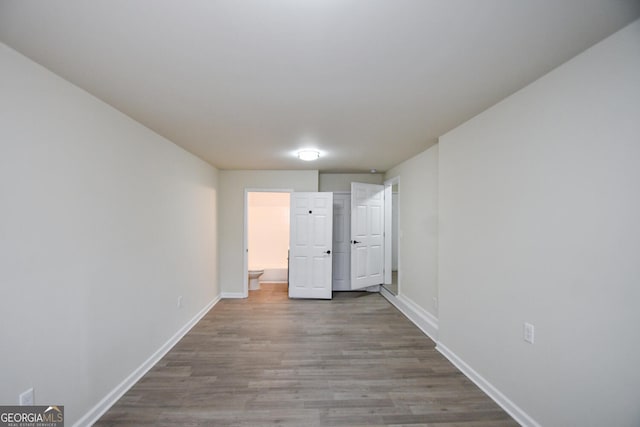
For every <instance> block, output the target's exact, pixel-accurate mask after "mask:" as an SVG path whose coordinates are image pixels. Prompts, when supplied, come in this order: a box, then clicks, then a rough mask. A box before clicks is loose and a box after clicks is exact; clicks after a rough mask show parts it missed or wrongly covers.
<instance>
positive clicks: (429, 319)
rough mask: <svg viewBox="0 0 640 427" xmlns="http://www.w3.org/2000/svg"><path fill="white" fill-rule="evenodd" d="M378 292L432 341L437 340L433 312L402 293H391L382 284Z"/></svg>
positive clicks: (435, 320) (436, 322)
mask: <svg viewBox="0 0 640 427" xmlns="http://www.w3.org/2000/svg"><path fill="white" fill-rule="evenodd" d="M380 294H381V295H382V296H383V297H385V298H386V299H387V300H388V301H389V302H390V303H391V304H393V305H394V306H395V307H396V308H397V309H398V310H400V312H401V313H402V314H404V315H405V317H406V318H407V319H409V320H411V322H413V324H414V325H416V326H417V327H418V328H419V329H420V330H421V331H422V332H424V333H425V335H427V336H428V337H429V338H431V339H432V340H433V341H434V342H436V343H437V342H438V319H437V318H436V317H435V316H434V315H433V314H431V313H429V312H428V311H426V310H425V309H423V308H422V307H420V306H419V305H417V304H416V303H415V302H413V301H411V300H410V299H409V298H407V297H405V296H403V295H398V296H396V295H394V294H392V293H391V292H389V291H388V290H387V289H385V287H384V286H382V287H381V288H380Z"/></svg>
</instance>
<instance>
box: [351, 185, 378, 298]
mask: <svg viewBox="0 0 640 427" xmlns="http://www.w3.org/2000/svg"><path fill="white" fill-rule="evenodd" d="M383 248H384V186H383V185H377V184H361V183H358V182H352V183H351V289H362V288H366V287H368V286H373V285H380V284H382V282H383V280H384V277H383V271H384V251H383Z"/></svg>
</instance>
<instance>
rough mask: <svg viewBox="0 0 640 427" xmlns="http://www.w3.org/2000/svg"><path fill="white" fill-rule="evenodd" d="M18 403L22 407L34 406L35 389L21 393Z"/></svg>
mask: <svg viewBox="0 0 640 427" xmlns="http://www.w3.org/2000/svg"><path fill="white" fill-rule="evenodd" d="M18 403H19V404H20V406H33V404H34V399H33V387H31V388H30V389H29V390H26V391H24V392H22V393H20V396H19V398H18Z"/></svg>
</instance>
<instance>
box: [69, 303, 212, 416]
mask: <svg viewBox="0 0 640 427" xmlns="http://www.w3.org/2000/svg"><path fill="white" fill-rule="evenodd" d="M218 301H220V296H217V297H215V298H214V299H213V300H212V301H211V302H209V303H208V304H207V305H206V306H205V307H204V308H203V309H202V310H200V311H199V312H198V313H197V314H196V315H195V316H194V317H193V318H192V319H191V320H189V321H188V322H187V324H185V325H184V326H183V327H182V328H180V330H179V331H178V332H176V333H175V334H174V335H173V336H172V337H171V338H169V340H168V341H167V342H166V343H164V344H163V345H162V347H160V348H159V349H158V350H156V351H155V353H153V354H152V355H151V356H150V357H149V358H148V359H147V360H145V361H144V362H143V363H142V364H141V365H140V366H139V367H138V368H136V370H135V371H133V372H132V373H131V374H129V376H128V377H127V378H125V379H124V381H122V382H121V383H120V384H118V385H117V386H116V387H115V388H114V389H113V390H111V391H110V392H109V393H108V394H107V395H106V396H105V397H104V398H103V399H102V400H101V401H100V402H98V404H97V405H96V406H94V407H93V408H92V409H91V410H90V411H89V412H87V413H86V414H84V416H83V417H82V418H80V419H79V420H78V421H76V423H75V424H73V427H84V426H90V425H93V424H94V423H95V422H97V421H98V419H100V417H101V416H103V415H104V414H105V412H107V411H108V410H109V408H111V407H112V406H113V405H114V404H115V403H116V402H117V401H118V399H120V398H121V397H122V396H123V395H124V394H125V393H126V392H127V391H128V390H129V389H130V388H131V387H133V385H134V384H135V383H136V382H138V380H140V378H142V377H143V376H144V374H146V373H147V372H149V370H150V369H151V368H153V366H154V365H155V364H156V363H158V361H160V359H162V358H163V357H164V355H165V354H167V353H168V352H169V350H171V349H172V348H173V346H174V345H176V344H177V343H178V341H180V340H181V339H182V337H184V336H185V335H186V334H187V332H189V330H190V329H191V328H193V326H194V325H195V324H196V323H198V322H199V321H200V319H202V318H203V317H204V316H205V314H207V313H208V312H209V310H211V309H212V308H213V306H214V305H216V303H217V302H218Z"/></svg>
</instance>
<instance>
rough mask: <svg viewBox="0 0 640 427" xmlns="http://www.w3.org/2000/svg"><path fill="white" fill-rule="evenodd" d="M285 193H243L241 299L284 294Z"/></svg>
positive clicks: (286, 267)
mask: <svg viewBox="0 0 640 427" xmlns="http://www.w3.org/2000/svg"><path fill="white" fill-rule="evenodd" d="M290 196H291V192H290V191H289V190H264V189H258V190H253V189H252V190H246V191H245V262H244V272H245V274H244V277H245V283H244V287H243V289H244V295H245V296H246V297H249V298H258V299H260V300H268V299H270V298H273V297H278V296H279V294H283V293H284V294H286V292H287V288H288V276H289V265H288V263H289V259H288V258H289V230H290V228H289V219H290Z"/></svg>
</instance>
